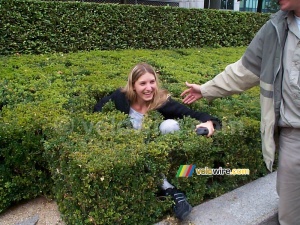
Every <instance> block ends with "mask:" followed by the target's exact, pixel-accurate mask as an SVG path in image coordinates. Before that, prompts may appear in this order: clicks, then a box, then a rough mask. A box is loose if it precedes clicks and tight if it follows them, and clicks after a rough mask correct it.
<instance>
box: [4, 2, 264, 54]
mask: <svg viewBox="0 0 300 225" xmlns="http://www.w3.org/2000/svg"><path fill="white" fill-rule="evenodd" d="M269 16H270V14H261V13H246V12H234V11H221V10H206V9H185V8H176V7H154V6H142V5H116V4H98V3H83V2H57V1H53V2H49V1H48V2H42V1H28V0H5V1H4V0H3V1H1V2H0V21H1V26H2V27H1V29H0V55H9V54H16V53H17V54H41V53H42V54H43V53H49V52H76V51H89V50H114V49H166V48H191V47H203V46H213V47H220V46H222V47H232V46H246V45H248V44H249V43H250V41H251V39H252V38H253V36H254V35H255V33H256V32H257V31H258V29H259V28H260V27H261V26H262V25H263V24H264V23H265V22H266V20H267V19H268V18H269ZM249 24H251V26H249Z"/></svg>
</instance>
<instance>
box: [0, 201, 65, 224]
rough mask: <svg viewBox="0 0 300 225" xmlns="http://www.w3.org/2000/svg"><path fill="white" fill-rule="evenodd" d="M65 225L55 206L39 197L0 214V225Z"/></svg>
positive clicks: (52, 202)
mask: <svg viewBox="0 0 300 225" xmlns="http://www.w3.org/2000/svg"><path fill="white" fill-rule="evenodd" d="M34 224H36V225H65V223H63V222H62V220H61V218H60V213H59V211H58V208H57V204H56V202H54V201H48V200H47V199H46V198H44V197H39V198H36V199H34V200H31V201H27V202H24V203H21V204H18V205H16V206H13V207H10V208H9V209H7V210H6V211H4V212H2V213H1V214H0V225H34Z"/></svg>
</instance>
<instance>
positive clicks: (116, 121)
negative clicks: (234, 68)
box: [0, 48, 267, 225]
mask: <svg viewBox="0 0 300 225" xmlns="http://www.w3.org/2000/svg"><path fill="white" fill-rule="evenodd" d="M244 50H245V48H223V49H220V48H219V49H211V48H202V49H174V50H156V51H151V50H122V51H120V50H119V51H91V52H85V53H72V54H62V53H60V54H58V53H57V54H47V55H26V56H25V55H14V56H6V57H4V56H2V57H1V62H0V65H1V66H0V93H1V96H0V105H1V110H0V169H1V173H0V211H3V210H5V209H6V208H7V207H8V206H9V205H11V204H13V203H14V202H18V201H20V200H22V199H30V198H33V197H35V196H37V195H47V196H49V197H52V198H55V199H56V200H57V203H58V205H59V209H60V211H61V213H62V215H63V218H64V221H66V222H67V224H76V225H77V224H116V223H117V224H153V223H155V222H157V221H159V220H161V219H162V218H164V217H166V216H167V215H172V208H171V205H172V202H171V199H169V198H167V199H166V200H164V201H163V200H162V199H161V198H158V197H157V196H156V193H157V191H158V188H157V187H158V185H159V182H160V173H164V174H165V175H166V176H167V177H168V179H169V180H170V181H171V182H172V183H173V184H175V185H176V186H178V187H179V188H181V189H182V190H184V191H185V192H186V194H187V196H188V199H189V201H190V202H191V204H192V205H197V204H200V203H201V202H203V201H205V200H207V199H209V198H214V197H216V196H219V195H221V194H223V193H225V192H227V191H228V190H232V189H233V188H236V187H238V186H240V185H242V184H245V183H247V182H249V181H251V180H253V179H256V178H258V177H261V176H263V175H265V174H266V173H267V170H266V168H265V165H264V162H263V160H262V154H261V143H260V131H259V119H260V118H259V117H260V115H259V114H260V113H259V97H258V96H259V90H258V88H254V89H251V90H249V91H247V92H245V93H243V94H240V95H235V96H232V97H228V98H223V99H218V100H215V101H214V102H212V103H208V102H206V101H205V100H203V101H198V102H197V103H194V104H192V105H191V106H190V107H192V108H194V109H196V110H201V111H207V112H210V113H211V114H213V115H216V116H218V117H219V118H220V119H222V120H223V130H222V131H219V132H217V133H216V134H215V135H214V137H213V138H206V137H199V136H197V135H196V134H195V132H194V127H195V124H196V123H197V122H196V121H194V120H193V119H191V118H185V119H182V120H180V121H179V123H180V125H181V130H180V131H179V132H176V133H174V134H168V135H160V134H159V132H158V125H159V123H160V122H161V121H162V118H161V116H160V115H159V114H158V113H155V112H153V113H150V114H149V115H148V116H147V118H146V120H147V121H146V123H145V124H146V125H145V127H144V129H143V130H142V131H140V132H138V131H135V130H133V129H130V123H129V120H128V117H127V116H126V115H124V114H122V113H120V112H118V111H115V110H114V105H113V104H108V105H107V106H106V108H105V111H104V112H103V113H92V108H93V106H94V104H95V103H96V102H97V100H98V99H99V98H101V97H103V96H104V95H106V94H107V93H110V92H112V91H113V90H115V89H116V88H117V87H120V86H122V85H124V83H125V82H126V79H127V73H128V72H129V70H130V68H131V67H132V66H133V65H134V64H135V63H137V62H140V61H146V62H148V63H151V64H152V65H154V66H155V67H156V68H157V70H159V73H160V78H161V80H163V85H164V86H165V87H166V88H168V89H169V90H170V91H171V93H172V96H173V97H174V98H175V99H178V100H179V101H181V97H180V96H179V95H180V93H181V92H182V91H183V90H184V89H185V86H184V81H186V80H188V81H190V82H199V83H203V82H204V81H205V80H208V79H210V78H211V77H212V76H213V75H214V74H215V73H217V71H220V70H222V68H224V67H225V65H227V64H228V63H230V62H233V61H235V60H237V59H238V58H239V57H240V56H241V54H242V52H243V51H244ZM189 164H194V165H196V166H197V167H199V168H203V167H211V168H218V167H223V168H231V169H233V168H248V169H250V175H249V176H197V175H195V174H194V175H193V176H192V177H190V178H177V177H176V173H177V170H178V169H179V166H180V165H189Z"/></svg>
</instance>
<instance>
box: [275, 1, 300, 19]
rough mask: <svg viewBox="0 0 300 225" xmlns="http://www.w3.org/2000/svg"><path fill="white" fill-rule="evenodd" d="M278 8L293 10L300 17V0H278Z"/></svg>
mask: <svg viewBox="0 0 300 225" xmlns="http://www.w3.org/2000/svg"><path fill="white" fill-rule="evenodd" d="M278 4H279V5H280V9H281V10H283V11H289V10H290V11H294V12H295V15H296V16H298V17H300V1H299V0H278Z"/></svg>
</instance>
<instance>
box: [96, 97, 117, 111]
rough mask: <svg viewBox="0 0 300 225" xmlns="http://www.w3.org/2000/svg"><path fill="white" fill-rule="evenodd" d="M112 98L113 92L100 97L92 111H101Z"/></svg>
mask: <svg viewBox="0 0 300 225" xmlns="http://www.w3.org/2000/svg"><path fill="white" fill-rule="evenodd" d="M112 99H113V94H111V95H108V96H105V97H104V98H102V99H100V101H98V102H97V104H96V105H95V106H94V112H101V111H102V108H103V106H104V105H105V104H106V103H107V102H109V101H110V100H112Z"/></svg>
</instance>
